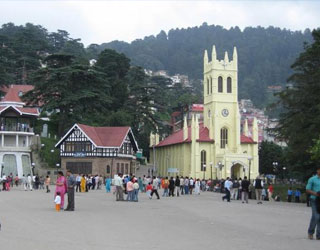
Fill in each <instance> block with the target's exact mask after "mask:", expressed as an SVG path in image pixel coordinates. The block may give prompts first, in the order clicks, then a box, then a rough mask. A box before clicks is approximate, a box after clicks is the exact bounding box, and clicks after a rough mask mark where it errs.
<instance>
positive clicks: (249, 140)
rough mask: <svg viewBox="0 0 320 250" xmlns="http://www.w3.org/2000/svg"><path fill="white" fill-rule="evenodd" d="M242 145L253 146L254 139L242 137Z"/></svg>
mask: <svg viewBox="0 0 320 250" xmlns="http://www.w3.org/2000/svg"><path fill="white" fill-rule="evenodd" d="M241 143H247V144H253V143H255V142H254V141H253V140H252V138H250V137H248V136H245V135H241Z"/></svg>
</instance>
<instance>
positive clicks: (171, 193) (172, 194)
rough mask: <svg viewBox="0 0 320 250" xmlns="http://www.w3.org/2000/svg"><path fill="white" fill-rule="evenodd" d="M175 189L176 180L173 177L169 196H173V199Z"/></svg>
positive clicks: (170, 182) (170, 181)
mask: <svg viewBox="0 0 320 250" xmlns="http://www.w3.org/2000/svg"><path fill="white" fill-rule="evenodd" d="M174 187H175V183H174V179H173V177H172V176H171V177H170V180H169V196H171V197H173V196H174Z"/></svg>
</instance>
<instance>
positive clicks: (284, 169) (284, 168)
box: [282, 167, 287, 182]
mask: <svg viewBox="0 0 320 250" xmlns="http://www.w3.org/2000/svg"><path fill="white" fill-rule="evenodd" d="M286 169H287V168H286V167H283V168H282V170H283V175H282V176H283V182H284V177H285V171H286Z"/></svg>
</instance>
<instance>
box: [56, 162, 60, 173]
mask: <svg viewBox="0 0 320 250" xmlns="http://www.w3.org/2000/svg"><path fill="white" fill-rule="evenodd" d="M56 167H57V174H58V168H59V167H60V163H57V164H56Z"/></svg>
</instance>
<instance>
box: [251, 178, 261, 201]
mask: <svg viewBox="0 0 320 250" xmlns="http://www.w3.org/2000/svg"><path fill="white" fill-rule="evenodd" d="M253 186H254V188H255V191H256V200H257V204H262V189H263V181H262V180H261V179H260V176H257V178H256V179H255V181H254V182H253Z"/></svg>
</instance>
